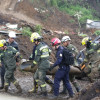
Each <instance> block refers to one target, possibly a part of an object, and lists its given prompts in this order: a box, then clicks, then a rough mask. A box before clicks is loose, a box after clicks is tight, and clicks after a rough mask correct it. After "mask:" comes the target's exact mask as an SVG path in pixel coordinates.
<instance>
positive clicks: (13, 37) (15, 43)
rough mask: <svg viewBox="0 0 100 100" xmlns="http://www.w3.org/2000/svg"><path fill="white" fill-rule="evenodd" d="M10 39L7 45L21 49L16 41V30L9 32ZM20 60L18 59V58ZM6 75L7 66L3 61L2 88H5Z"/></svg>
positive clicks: (0, 87)
mask: <svg viewBox="0 0 100 100" xmlns="http://www.w3.org/2000/svg"><path fill="white" fill-rule="evenodd" d="M8 37H9V38H8V39H7V40H6V46H12V47H14V48H15V49H16V50H19V48H18V43H17V42H16V41H15V38H16V33H15V32H14V31H10V32H9V34H8ZM16 60H17V62H18V59H16ZM4 75H5V68H4V66H3V62H2V67H1V86H0V89H3V88H4Z"/></svg>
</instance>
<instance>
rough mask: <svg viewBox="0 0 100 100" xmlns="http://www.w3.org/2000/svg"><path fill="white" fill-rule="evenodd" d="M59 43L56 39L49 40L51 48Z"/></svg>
mask: <svg viewBox="0 0 100 100" xmlns="http://www.w3.org/2000/svg"><path fill="white" fill-rule="evenodd" d="M60 43H61V41H60V40H59V39H58V38H53V39H52V40H51V45H52V46H56V45H58V44H60Z"/></svg>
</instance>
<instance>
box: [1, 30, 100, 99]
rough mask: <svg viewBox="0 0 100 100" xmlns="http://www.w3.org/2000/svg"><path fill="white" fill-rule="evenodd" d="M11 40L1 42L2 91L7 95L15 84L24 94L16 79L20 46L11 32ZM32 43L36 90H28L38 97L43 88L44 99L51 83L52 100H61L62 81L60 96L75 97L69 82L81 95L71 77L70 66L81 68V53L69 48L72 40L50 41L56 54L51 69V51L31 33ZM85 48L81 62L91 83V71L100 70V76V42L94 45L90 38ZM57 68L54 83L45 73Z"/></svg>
mask: <svg viewBox="0 0 100 100" xmlns="http://www.w3.org/2000/svg"><path fill="white" fill-rule="evenodd" d="M8 36H9V38H8V39H7V40H4V39H2V40H0V62H1V64H0V66H1V87H0V89H2V90H4V91H5V92H7V91H8V89H9V86H10V83H11V82H12V83H13V84H14V85H15V86H16V88H17V89H18V91H17V93H21V92H22V89H21V87H20V85H19V83H18V81H17V80H16V79H15V77H14V72H15V70H16V66H17V64H18V62H19V61H20V53H19V48H18V43H17V42H15V38H16V34H15V32H12V31H11V32H9V35H8ZM30 40H31V42H33V43H34V47H33V52H32V55H31V56H30V58H29V60H33V63H32V65H31V68H34V67H35V66H36V65H37V66H38V68H37V70H36V72H35V74H34V76H33V79H34V87H33V88H32V90H29V93H37V92H38V87H40V88H41V95H42V96H44V97H45V96H47V90H46V83H48V84H50V86H51V87H52V90H53V92H54V95H53V96H52V98H53V99H54V98H58V96H59V87H60V82H61V81H63V91H62V92H61V93H65V92H66V90H67V91H68V93H69V96H68V98H73V96H74V93H73V90H72V87H71V84H70V81H71V82H72V84H73V85H74V87H75V89H76V91H77V92H79V91H80V87H79V84H78V83H77V82H76V80H75V76H74V75H69V72H70V65H71V66H76V67H78V66H79V63H78V61H77V55H78V50H77V48H76V47H75V46H74V45H72V44H70V41H71V39H70V37H69V36H63V37H62V39H61V40H60V39H59V38H53V39H52V40H51V45H52V49H54V50H56V61H55V63H54V64H53V65H52V66H50V62H49V57H50V54H51V49H50V47H49V46H48V45H47V44H46V43H45V42H43V37H42V36H40V35H39V34H38V33H36V32H34V33H32V35H31V37H30ZM61 43H62V44H61ZM82 45H84V46H85V47H86V50H85V59H84V61H82V64H86V68H85V70H84V73H85V74H87V76H88V77H89V79H91V80H92V77H91V72H92V67H94V66H96V67H98V72H99V74H100V41H99V42H98V43H97V42H96V43H92V41H91V39H90V38H89V37H85V38H83V40H82ZM66 59H67V60H66ZM80 60H81V59H80ZM96 61H97V62H96ZM56 66H59V68H58V70H57V72H56V73H55V77H54V82H52V81H51V80H50V79H49V78H48V77H47V76H46V72H47V71H48V70H49V71H51V70H52V69H53V68H54V67H56ZM69 80H70V81H69ZM45 82H46V83H45ZM52 98H51V99H52Z"/></svg>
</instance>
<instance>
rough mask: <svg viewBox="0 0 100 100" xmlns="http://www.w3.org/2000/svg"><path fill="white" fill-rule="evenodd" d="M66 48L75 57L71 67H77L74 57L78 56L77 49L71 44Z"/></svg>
mask: <svg viewBox="0 0 100 100" xmlns="http://www.w3.org/2000/svg"><path fill="white" fill-rule="evenodd" d="M66 48H67V49H68V50H69V51H70V52H71V53H72V54H73V55H74V56H75V57H74V65H73V66H78V63H77V61H76V56H77V54H78V49H77V48H76V47H75V46H74V45H72V44H69V45H68V46H67V47H66Z"/></svg>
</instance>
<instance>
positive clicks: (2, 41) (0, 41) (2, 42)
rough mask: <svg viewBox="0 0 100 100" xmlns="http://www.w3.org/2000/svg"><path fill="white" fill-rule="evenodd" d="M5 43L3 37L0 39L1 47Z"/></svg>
mask: <svg viewBox="0 0 100 100" xmlns="http://www.w3.org/2000/svg"><path fill="white" fill-rule="evenodd" d="M5 43H6V40H4V39H2V40H0V47H3V46H4V45H5Z"/></svg>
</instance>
